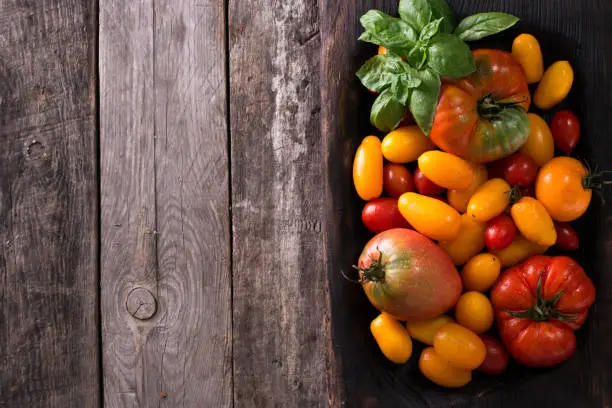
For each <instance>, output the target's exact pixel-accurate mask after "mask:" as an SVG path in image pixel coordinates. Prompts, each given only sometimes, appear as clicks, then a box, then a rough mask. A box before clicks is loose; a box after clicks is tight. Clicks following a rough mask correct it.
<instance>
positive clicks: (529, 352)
mask: <svg viewBox="0 0 612 408" xmlns="http://www.w3.org/2000/svg"><path fill="white" fill-rule="evenodd" d="M491 301H492V303H493V308H494V309H495V312H496V316H497V325H498V329H499V334H500V337H501V339H502V341H503V342H504V345H505V346H506V348H507V349H508V351H509V352H510V354H511V355H512V357H514V359H515V360H516V361H518V362H519V363H521V364H523V365H526V366H530V367H549V366H553V365H556V364H559V363H561V362H563V361H565V360H567V359H568V358H569V357H570V356H571V355H572V354H573V353H574V350H575V349H576V336H575V335H574V330H576V329H578V328H579V327H580V326H582V324H583V323H584V321H585V320H586V318H587V315H588V312H589V307H590V306H591V305H592V304H593V302H594V301H595V287H594V286H593V283H592V282H591V279H589V277H588V276H587V275H586V273H584V270H583V269H582V267H581V266H580V265H578V264H577V263H576V261H574V260H573V259H571V258H568V257H566V256H556V257H550V256H543V255H538V256H534V257H531V258H529V259H527V260H526V261H525V262H523V263H522V264H520V265H517V266H515V267H513V268H510V269H508V270H507V271H505V272H504V273H503V274H502V275H501V277H500V278H499V279H498V280H497V282H496V283H495V285H494V286H493V289H492V290H491Z"/></svg>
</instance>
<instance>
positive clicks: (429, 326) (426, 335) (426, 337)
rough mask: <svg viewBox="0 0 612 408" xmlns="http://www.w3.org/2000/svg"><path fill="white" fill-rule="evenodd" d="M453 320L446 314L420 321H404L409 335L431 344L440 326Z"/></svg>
mask: <svg viewBox="0 0 612 408" xmlns="http://www.w3.org/2000/svg"><path fill="white" fill-rule="evenodd" d="M453 321H454V320H453V319H452V318H451V317H449V316H447V315H440V316H438V317H434V318H433V319H429V320H423V321H421V322H415V323H406V328H407V329H408V333H409V334H410V337H412V338H413V339H416V340H418V341H420V342H421V343H425V344H429V345H430V346H431V345H432V344H433V340H434V336H435V335H436V332H437V331H438V330H439V329H440V327H442V326H444V325H445V324H446V323H451V322H453Z"/></svg>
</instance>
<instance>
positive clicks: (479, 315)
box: [455, 292, 493, 334]
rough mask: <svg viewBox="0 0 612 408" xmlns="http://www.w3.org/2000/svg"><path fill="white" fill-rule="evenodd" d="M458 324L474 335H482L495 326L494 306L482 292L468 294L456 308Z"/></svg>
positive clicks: (458, 302) (462, 297) (460, 300)
mask: <svg viewBox="0 0 612 408" xmlns="http://www.w3.org/2000/svg"><path fill="white" fill-rule="evenodd" d="M455 318H456V319H457V323H459V324H460V325H461V326H463V327H466V328H468V329H470V330H471V331H473V332H474V333H478V334H482V333H484V332H486V331H487V330H489V329H490V328H491V326H493V306H492V305H491V302H490V301H489V299H488V298H487V297H486V296H485V295H483V294H482V293H480V292H466V293H464V294H463V295H461V297H460V298H459V300H458V301H457V305H456V306H455Z"/></svg>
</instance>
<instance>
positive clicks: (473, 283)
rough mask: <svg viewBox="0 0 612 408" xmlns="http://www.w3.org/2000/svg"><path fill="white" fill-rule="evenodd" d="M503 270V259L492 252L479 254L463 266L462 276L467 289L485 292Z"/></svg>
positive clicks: (464, 286)
mask: <svg viewBox="0 0 612 408" xmlns="http://www.w3.org/2000/svg"><path fill="white" fill-rule="evenodd" d="M500 272H501V261H500V260H499V258H498V257H496V256H495V255H492V254H478V255H476V256H475V257H473V258H472V259H470V260H469V261H468V263H466V264H465V266H464V267H463V271H462V272H461V278H462V279H463V288H464V289H465V290H475V291H478V292H485V291H487V290H489V288H490V287H491V286H493V284H494V283H495V281H496V280H497V278H498V277H499V274H500Z"/></svg>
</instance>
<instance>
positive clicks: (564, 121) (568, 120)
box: [550, 110, 580, 154]
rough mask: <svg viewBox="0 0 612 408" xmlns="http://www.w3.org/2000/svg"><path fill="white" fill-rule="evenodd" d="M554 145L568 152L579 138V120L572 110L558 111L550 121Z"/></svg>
mask: <svg viewBox="0 0 612 408" xmlns="http://www.w3.org/2000/svg"><path fill="white" fill-rule="evenodd" d="M550 131H551V132H552V135H553V139H554V140H555V145H557V147H558V148H559V149H561V150H562V151H563V152H565V153H566V154H570V153H571V152H572V150H574V148H575V147H576V145H577V144H578V141H579V140H580V121H579V120H578V117H577V116H576V115H574V113H573V112H571V111H568V110H562V111H559V112H557V113H556V114H555V116H553V118H552V120H551V121H550Z"/></svg>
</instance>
